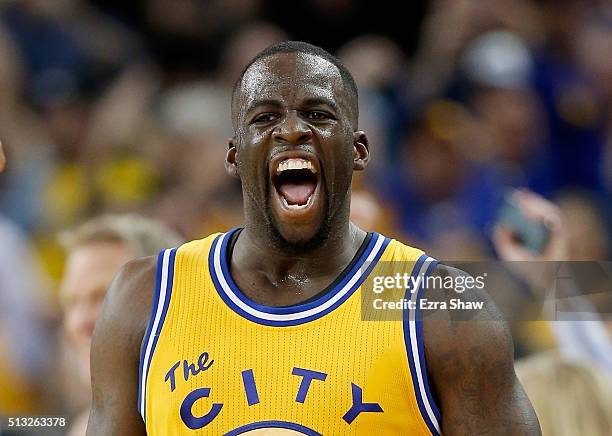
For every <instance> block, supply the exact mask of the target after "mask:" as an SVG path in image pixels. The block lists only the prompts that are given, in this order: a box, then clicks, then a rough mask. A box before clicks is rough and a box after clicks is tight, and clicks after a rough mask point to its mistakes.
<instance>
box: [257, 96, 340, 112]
mask: <svg viewBox="0 0 612 436" xmlns="http://www.w3.org/2000/svg"><path fill="white" fill-rule="evenodd" d="M316 105H326V106H329V107H330V108H332V110H333V111H334V112H338V104H337V103H336V102H334V101H333V100H331V99H328V98H325V97H311V98H307V99H306V100H304V101H303V102H302V106H316ZM260 106H275V107H278V106H281V102H280V101H278V100H274V99H259V100H255V101H253V103H251V104H250V105H249V106H248V107H247V110H246V112H245V113H247V114H249V113H251V112H253V111H254V110H255V109H257V108H258V107H260Z"/></svg>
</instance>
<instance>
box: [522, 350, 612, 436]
mask: <svg viewBox="0 0 612 436" xmlns="http://www.w3.org/2000/svg"><path fill="white" fill-rule="evenodd" d="M515 369H516V374H517V376H518V378H519V380H520V382H521V384H522V385H523V387H524V388H525V391H526V392H527V395H528V396H529V399H530V400H531V403H532V404H533V407H534V409H535V411H536V414H537V415H538V420H539V421H540V426H541V427H542V435H543V436H576V435H588V436H607V435H610V434H612V379H611V378H610V375H609V374H608V373H605V372H603V371H602V370H600V369H599V368H597V367H596V366H595V365H593V364H592V363H587V362H581V361H572V360H566V359H563V358H562V357H561V356H559V355H558V354H554V353H544V354H540V355H535V356H532V357H528V358H526V359H524V360H522V361H519V362H517V363H516V365H515Z"/></svg>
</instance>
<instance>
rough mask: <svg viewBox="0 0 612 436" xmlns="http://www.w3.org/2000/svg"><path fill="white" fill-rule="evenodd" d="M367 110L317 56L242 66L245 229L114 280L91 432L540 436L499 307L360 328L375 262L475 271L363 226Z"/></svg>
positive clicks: (340, 74)
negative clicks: (357, 189)
mask: <svg viewBox="0 0 612 436" xmlns="http://www.w3.org/2000/svg"><path fill="white" fill-rule="evenodd" d="M357 107H358V106H357V89H356V86H355V83H354V81H353V79H352V77H351V74H350V73H349V72H348V71H347V70H346V68H345V67H343V66H342V65H341V64H340V63H339V61H338V60H337V59H335V58H334V57H333V56H331V55H330V54H329V53H327V52H326V51H324V50H322V49H320V48H318V47H314V46H311V45H309V44H306V43H302V42H286V43H281V44H278V45H274V46H271V47H269V48H267V49H266V50H264V51H263V52H261V53H260V54H259V55H257V56H256V57H255V58H254V59H253V60H252V61H251V63H250V64H249V65H248V66H247V67H246V69H245V71H244V72H243V74H242V76H241V77H240V78H239V80H238V82H237V84H236V86H235V90H234V93H233V97H232V121H233V126H234V130H235V135H234V137H233V138H232V139H230V141H229V150H228V152H227V159H226V162H225V166H226V169H227V171H228V173H229V174H231V175H232V176H235V177H239V178H240V180H241V182H242V189H243V197H244V218H245V223H244V227H242V228H239V229H234V230H232V231H229V232H227V233H223V234H214V235H211V236H209V237H207V238H205V239H202V240H199V241H193V242H190V243H187V244H185V245H183V246H181V247H179V248H178V249H171V250H166V251H163V252H162V253H161V254H160V256H159V258H158V259H157V260H156V259H153V258H144V259H141V260H137V261H132V262H130V263H128V264H127V265H126V266H125V267H124V268H123V270H122V271H121V272H120V273H119V274H118V276H117V277H116V278H115V280H114V282H113V285H112V286H111V289H110V291H109V295H108V297H107V300H106V302H105V307H104V309H103V313H102V316H101V318H100V320H99V323H98V325H97V327H96V331H95V333H94V340H93V350H92V359H91V361H92V362H91V363H92V383H93V408H92V413H91V416H90V420H89V427H88V434H89V435H138V434H144V433H145V432H146V433H148V434H151V435H180V434H185V435H190V434H211V435H222V434H223V435H238V434H294V435H299V434H305V435H320V434H324V435H345V434H359V435H362V434H384V435H393V434H398V435H400V434H401V435H420V434H438V433H441V432H444V434H446V435H474V434H479V435H505V434H513V435H515V434H516V435H519V434H520V435H536V434H540V431H539V426H538V422H537V419H536V416H535V414H534V412H533V409H532V407H531V404H530V403H529V400H528V399H527V397H526V396H525V394H524V392H523V389H522V387H521V386H520V384H519V382H518V381H517V379H516V377H515V374H514V370H513V355H512V354H513V353H512V348H513V347H512V341H511V337H510V335H509V333H508V330H507V328H506V326H505V324H504V323H503V322H502V321H501V320H500V318H499V316H498V315H497V312H496V311H495V309H494V307H492V306H491V305H490V303H489V301H488V299H487V297H486V295H483V294H482V293H478V292H476V291H470V292H467V291H466V292H464V293H463V294H462V296H461V298H462V299H464V300H466V301H467V300H473V301H476V300H478V301H484V302H485V303H486V304H487V307H485V309H484V310H482V311H480V312H478V315H477V316H475V317H474V318H473V320H472V321H469V322H468V321H455V320H453V317H452V314H450V312H449V311H444V310H440V311H437V312H435V313H434V314H433V315H431V316H427V317H423V320H421V319H420V318H417V317H416V314H415V311H414V310H412V309H406V310H405V315H404V319H403V321H384V320H380V321H362V314H361V309H360V307H361V304H360V303H361V299H360V297H359V294H360V292H359V291H360V286H361V284H362V283H363V280H365V278H366V277H367V275H368V274H369V272H370V271H371V269H372V268H373V266H375V265H376V264H377V263H380V262H384V261H395V262H396V263H400V264H404V265H406V266H407V268H408V266H409V268H410V270H408V271H407V273H409V274H413V275H417V274H418V275H423V274H436V275H441V276H443V277H451V278H454V277H459V276H462V275H464V273H462V272H461V271H458V270H455V269H452V268H449V267H445V266H443V265H437V264H436V261H434V260H433V259H431V258H430V257H428V256H427V255H425V254H424V253H423V252H422V251H420V250H418V249H415V248H411V247H408V246H405V245H403V244H401V243H400V242H398V241H394V240H389V239H387V238H385V237H384V236H382V235H379V234H377V233H373V232H366V231H365V230H362V229H360V228H357V227H356V226H355V225H353V224H352V223H351V222H350V220H349V207H350V198H351V178H352V173H353V171H359V170H363V169H364V168H365V167H366V166H367V164H368V160H369V148H368V139H367V137H366V135H365V133H364V132H362V131H360V130H358V127H357V119H358V111H357ZM406 295H407V297H408V296H410V297H409V298H419V296H420V295H422V294H421V292H420V291H419V292H412V293H409V291H406ZM457 295H459V294H457V293H455V292H453V291H449V292H447V295H442V294H441V293H440V292H439V291H434V293H433V294H430V295H428V297H431V298H436V297H437V298H442V299H443V298H448V299H450V298H451V297H456V296H457Z"/></svg>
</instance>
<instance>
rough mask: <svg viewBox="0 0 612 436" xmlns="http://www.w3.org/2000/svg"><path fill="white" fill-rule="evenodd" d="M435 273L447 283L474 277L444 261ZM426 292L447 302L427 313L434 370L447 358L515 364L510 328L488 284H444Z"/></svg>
mask: <svg viewBox="0 0 612 436" xmlns="http://www.w3.org/2000/svg"><path fill="white" fill-rule="evenodd" d="M432 274H433V275H434V276H438V277H441V278H442V279H443V283H445V284H446V283H449V282H454V283H456V284H465V283H466V281H467V282H470V281H472V280H474V278H473V277H471V276H470V275H469V274H468V273H466V272H464V271H462V270H459V269H457V268H453V267H450V266H446V265H441V264H440V265H438V266H437V267H436V269H435V270H434V272H433V273H432ZM434 283H435V282H434ZM485 285H486V283H485ZM460 291H461V292H460ZM425 292H426V293H425V295H424V297H425V298H428V299H433V300H434V301H443V302H445V303H446V304H445V305H443V306H442V307H444V308H443V309H440V310H437V311H435V312H433V313H423V316H424V318H423V323H424V339H425V349H426V353H427V356H428V357H431V359H430V360H431V362H432V364H431V365H430V369H431V370H432V371H435V370H437V369H440V368H436V364H437V362H440V361H442V360H446V359H451V360H450V361H458V359H465V360H466V363H467V361H469V364H470V365H486V364H487V362H489V363H491V364H493V362H504V364H506V365H509V366H511V365H512V355H513V345H512V337H511V335H510V330H509V329H508V326H507V324H506V322H505V321H504V319H503V317H502V316H501V314H500V313H499V311H498V309H497V307H496V306H495V304H494V302H493V300H492V299H491V298H490V297H489V296H488V294H487V292H486V289H485V288H484V287H481V286H471V287H470V286H466V287H463V286H452V287H448V286H444V287H443V288H440V287H437V288H435V287H434V288H433V289H431V288H430V289H426V291H425ZM455 369H458V368H455ZM445 370H446V371H451V370H452V368H446V369H445Z"/></svg>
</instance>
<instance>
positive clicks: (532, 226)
mask: <svg viewBox="0 0 612 436" xmlns="http://www.w3.org/2000/svg"><path fill="white" fill-rule="evenodd" d="M493 243H494V245H495V249H496V250H497V253H498V255H499V256H500V258H501V259H502V260H508V261H528V260H565V259H567V258H568V248H567V245H568V241H567V234H566V232H564V230H563V225H562V214H561V211H560V209H559V208H558V207H557V206H556V205H554V204H553V203H552V202H550V201H548V200H546V199H544V198H543V197H540V196H539V195H537V194H534V193H533V192H529V191H526V190H515V191H513V192H512V193H511V194H510V195H509V196H508V197H507V198H506V200H505V202H504V205H503V206H502V208H501V210H500V214H499V218H498V221H497V223H496V225H495V231H494V235H493Z"/></svg>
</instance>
